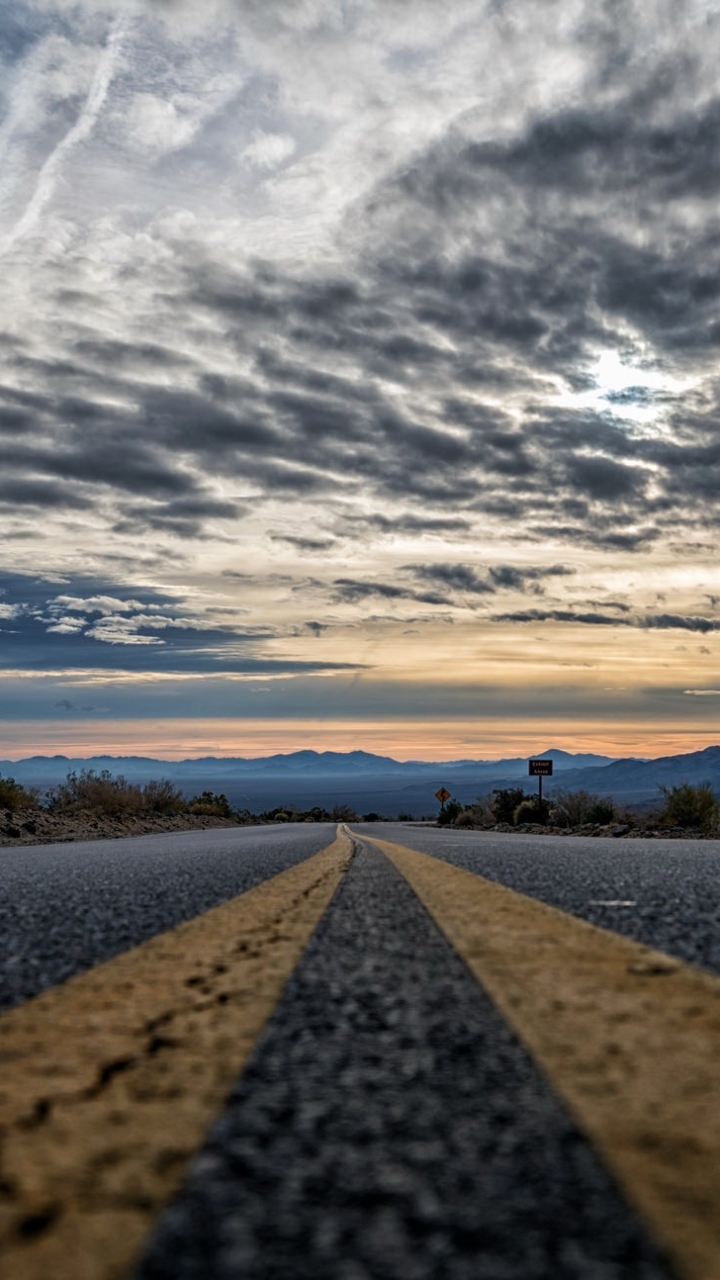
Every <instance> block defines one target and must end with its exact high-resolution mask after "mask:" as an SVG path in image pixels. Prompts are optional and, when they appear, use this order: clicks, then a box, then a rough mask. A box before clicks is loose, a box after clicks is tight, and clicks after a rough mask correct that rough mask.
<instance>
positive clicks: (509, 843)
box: [352, 823, 720, 973]
mask: <svg viewBox="0 0 720 1280" xmlns="http://www.w3.org/2000/svg"><path fill="white" fill-rule="evenodd" d="M352 829H353V830H354V831H359V832H364V833H365V834H367V835H368V836H370V837H372V835H373V834H374V835H375V836H377V838H378V839H382V840H391V841H394V842H395V843H396V844H405V845H408V846H409V847H410V848H412V849H419V850H420V851H421V852H423V853H430V854H432V855H433V856H434V857H436V858H443V859H444V860H445V861H447V862H451V863H453V864H454V865H455V866H457V867H463V868H465V870H467V871H474V872H475V873H476V874H477V875H481V876H486V877H487V879H489V880H495V881H497V882H498V883H499V884H504V885H507V886H508V887H509V888H511V889H516V890H518V892H519V893H526V894H529V895H530V896H531V897H534V898H539V899H540V901H542V902H548V903H550V904H551V905H552V906H554V907H560V908H561V910H563V911H569V912H571V913H572V914H573V915H576V916H580V917H582V919H584V920H589V921H590V922H591V924H596V925H600V926H601V927H602V928H604V929H612V930H614V931H615V932H616V933H622V934H624V935H625V936H626V937H628V938H634V939H635V940H636V941H638V942H644V943H647V944H648V945H649V946H653V947H657V948H658V949H659V950H660V951H667V952H668V953H669V954H670V955H674V956H677V957H678V958H679V959H681V960H684V961H686V962H687V963H689V964H695V965H700V966H701V967H703V968H705V969H708V970H710V971H711V972H713V973H720V840H678V839H673V840H662V839H651V840H624V839H622V838H620V839H609V838H608V839H604V838H602V837H597V838H595V839H593V840H587V839H583V838H582V837H573V836H564V837H563V838H561V839H558V840H553V838H552V837H551V836H532V835H510V834H507V835H506V834H496V833H495V832H480V831H447V830H439V829H437V828H434V827H418V826H413V825H412V824H403V823H373V824H367V825H363V824H356V823H353V824H352Z"/></svg>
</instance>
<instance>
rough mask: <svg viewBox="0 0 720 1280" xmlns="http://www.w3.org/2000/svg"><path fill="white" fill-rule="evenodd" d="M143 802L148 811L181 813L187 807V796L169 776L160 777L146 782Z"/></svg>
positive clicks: (143, 790) (143, 789)
mask: <svg viewBox="0 0 720 1280" xmlns="http://www.w3.org/2000/svg"><path fill="white" fill-rule="evenodd" d="M142 804H143V809H144V810H145V812H146V813H180V812H181V811H182V810H183V809H184V808H185V797H184V796H183V794H182V791H178V788H177V787H175V786H173V784H172V782H170V780H169V779H168V778H160V779H159V781H152V780H151V781H150V782H146V783H145V786H144V787H143V788H142Z"/></svg>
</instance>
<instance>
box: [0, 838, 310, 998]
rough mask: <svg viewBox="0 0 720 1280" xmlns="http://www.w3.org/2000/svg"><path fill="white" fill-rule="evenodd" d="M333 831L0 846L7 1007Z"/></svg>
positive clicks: (250, 881)
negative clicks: (7, 847) (12, 846)
mask: <svg viewBox="0 0 720 1280" xmlns="http://www.w3.org/2000/svg"><path fill="white" fill-rule="evenodd" d="M334 834H335V826H334V824H333V825H326V824H320V823H318V824H315V823H313V824H308V825H307V826H305V825H302V826H300V825H297V826H287V827H283V828H278V827H237V828H222V829H220V830H215V831H212V830H211V831H203V832H193V831H188V832H182V833H175V834H172V835H167V836H138V837H135V838H132V839H125V840H94V841H88V842H86V843H82V844H49V845H31V846H28V847H25V848H13V849H2V850H0V869H1V873H2V874H1V875H0V1009H9V1008H11V1007H12V1006H13V1005H15V1004H19V1003H20V1002H21V1001H22V1000H27V999H28V998H29V997H30V996H34V995H37V993H38V992H39V991H43V990H45V988H46V987H49V986H51V985H52V984H53V983H56V982H63V981H64V980H65V979H66V978H69V977H71V976H72V975H73V974H76V973H81V972H82V971H83V970H84V969H88V968H90V966H91V965H95V964H99V963H100V962H101V961H103V960H107V959H109V958H110V957H111V956H114V955H118V954H119V953H120V952H122V951H126V950H127V949H128V948H129V947H134V946H137V944H138V943H140V942H143V941H144V940H145V939H146V938H151V937H153V936H154V935H155V934H158V933H162V932H164V931H165V930H166V929H173V928H175V926H176V925H178V924H180V922H181V921H183V920H191V919H192V918H193V916H198V915H200V913H201V912H203V911H207V910H208V909H209V908H211V907H214V906H216V905H217V904H218V903H220V902H226V901H227V900H228V899H229V898H233V897H234V896H235V895H236V894H239V893H244V892H245V891H246V890H247V889H250V888H252V886H253V885H255V884H259V883H260V882H261V881H262V880H266V879H268V878H269V877H270V876H274V875H277V874H278V873H279V872H280V871H284V870H286V869H287V868H288V867H290V866H293V865H294V864H295V863H297V862H300V861H302V859H304V858H307V857H309V856H310V855H311V854H313V853H317V851H318V850H319V849H322V848H323V846H324V845H326V844H329V842H330V841H331V840H332V839H333V836H334Z"/></svg>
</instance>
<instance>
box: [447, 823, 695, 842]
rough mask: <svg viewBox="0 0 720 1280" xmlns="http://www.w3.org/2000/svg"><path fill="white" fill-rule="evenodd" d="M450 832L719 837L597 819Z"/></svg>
mask: <svg viewBox="0 0 720 1280" xmlns="http://www.w3.org/2000/svg"><path fill="white" fill-rule="evenodd" d="M445 830H446V831H504V832H510V833H512V834H513V835H528V834H529V835H533V836H615V837H618V838H619V837H620V836H623V837H624V838H625V839H628V840H654V839H657V840H717V839H718V836H717V835H708V834H706V833H705V832H702V831H698V830H695V829H694V828H690V827H663V826H661V825H659V824H658V823H654V824H649V823H648V824H646V825H642V824H639V825H638V826H629V825H628V824H627V823H624V822H610V823H608V824H607V825H605V826H601V825H600V823H597V822H585V823H583V824H582V825H581V826H578V827H552V826H543V825H542V824H541V823H539V822H519V823H518V824H517V826H515V827H513V826H511V825H510V823H508V822H498V823H497V825H496V826H494V827H470V826H466V825H465V824H464V823H463V824H458V825H457V826H455V824H454V823H453V824H451V825H450V826H449V827H446V828H445Z"/></svg>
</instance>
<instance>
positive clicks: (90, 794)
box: [48, 769, 143, 817]
mask: <svg viewBox="0 0 720 1280" xmlns="http://www.w3.org/2000/svg"><path fill="white" fill-rule="evenodd" d="M48 808H50V809H91V810H94V811H95V812H96V813H103V814H105V815H106V816H108V817H116V816H117V815H119V814H130V813H141V812H142V809H143V795H142V788H141V787H138V786H135V784H134V783H132V782H128V780H127V778H124V777H123V776H122V774H118V775H117V777H113V775H112V774H111V773H110V770H109V769H101V770H100V773H96V771H95V770H94V769H81V771H80V773H75V771H74V770H71V771H70V773H69V774H68V775H67V778H66V779H65V781H64V782H61V783H60V784H59V785H58V786H57V787H53V788H52V789H51V790H50V791H49V792H48Z"/></svg>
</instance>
